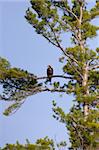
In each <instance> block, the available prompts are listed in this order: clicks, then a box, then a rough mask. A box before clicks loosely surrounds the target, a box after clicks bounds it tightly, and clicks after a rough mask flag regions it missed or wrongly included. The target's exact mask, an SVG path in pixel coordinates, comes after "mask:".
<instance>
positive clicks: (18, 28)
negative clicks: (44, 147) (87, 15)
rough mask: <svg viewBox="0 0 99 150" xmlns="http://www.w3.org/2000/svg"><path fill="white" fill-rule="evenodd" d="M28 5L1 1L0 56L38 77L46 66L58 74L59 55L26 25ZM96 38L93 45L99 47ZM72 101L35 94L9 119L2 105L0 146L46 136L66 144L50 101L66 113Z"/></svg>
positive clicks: (54, 95) (62, 128) (44, 72)
mask: <svg viewBox="0 0 99 150" xmlns="http://www.w3.org/2000/svg"><path fill="white" fill-rule="evenodd" d="M93 3H94V2H91V3H90V6H91V5H92V4H93ZM29 6H30V4H29V2H28V1H23V0H13V2H12V0H8V1H7V0H4V1H3V0H0V33H1V34H0V56H1V57H4V58H6V59H8V60H9V61H10V62H11V65H12V67H14V66H15V67H18V68H23V69H24V70H28V71H29V72H31V73H34V74H35V75H38V76H44V75H46V68H47V66H48V64H51V65H52V66H53V68H54V73H55V74H61V73H62V71H61V68H62V65H61V64H60V63H59V62H58V58H59V57H60V56H61V54H62V53H61V52H60V51H59V50H58V49H56V48H55V47H53V46H51V44H49V43H48V41H46V40H45V39H44V38H43V37H41V36H40V35H37V34H36V33H35V32H34V29H33V28H32V27H31V26H30V25H29V24H28V23H27V22H26V20H25V18H24V15H25V11H26V9H27V8H28V7H29ZM98 38H99V37H98ZM98 38H97V39H96V40H95V41H94V44H93V45H97V46H99V43H98V42H97V41H99V40H98ZM68 39H69V37H67V38H66V46H69V45H70V43H69V41H68ZM67 41H68V42H67ZM93 45H91V47H93ZM72 99H73V98H72V97H71V96H68V95H64V96H63V97H60V95H59V94H56V93H53V94H50V93H41V94H37V95H34V96H31V97H29V98H27V100H26V102H25V103H24V105H23V106H22V107H21V109H20V110H18V112H16V113H15V114H14V115H12V116H9V117H5V116H3V115H2V112H3V111H4V108H5V107H6V106H7V105H5V103H4V102H1V105H0V120H1V121H0V146H4V144H5V143H15V142H16V141H17V140H19V142H20V143H25V139H26V138H28V139H29V140H30V142H35V141H36V139H38V138H42V137H45V136H49V137H50V138H53V139H56V141H59V140H63V139H66V141H67V142H68V138H67V137H68V135H67V134H66V129H65V127H64V125H63V124H61V123H58V122H57V121H56V120H55V119H53V117H52V114H53V113H52V100H56V101H57V103H58V105H59V106H61V107H63V109H64V110H65V112H68V111H69V108H70V107H71V106H72Z"/></svg>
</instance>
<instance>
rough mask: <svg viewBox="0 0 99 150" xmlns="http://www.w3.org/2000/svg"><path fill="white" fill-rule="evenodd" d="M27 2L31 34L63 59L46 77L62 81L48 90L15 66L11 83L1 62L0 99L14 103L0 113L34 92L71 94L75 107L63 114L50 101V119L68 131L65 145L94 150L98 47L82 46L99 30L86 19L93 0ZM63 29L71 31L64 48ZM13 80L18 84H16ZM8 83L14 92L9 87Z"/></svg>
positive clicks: (98, 137) (98, 8)
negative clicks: (57, 72) (0, 92)
mask: <svg viewBox="0 0 99 150" xmlns="http://www.w3.org/2000/svg"><path fill="white" fill-rule="evenodd" d="M30 3H31V8H28V9H27V11H26V15H25V18H26V20H27V21H28V23H29V24H31V26H32V27H33V28H34V29H35V32H36V33H37V34H40V35H42V36H43V37H44V38H45V39H46V40H48V41H49V43H51V44H52V45H53V46H55V47H57V48H58V49H59V50H60V51H61V52H62V53H63V56H62V58H60V62H62V63H63V72H64V75H54V76H52V78H56V77H59V78H64V79H66V82H64V84H63V85H61V84H60V82H54V83H53V84H52V88H49V87H47V85H45V86H44V84H43V85H42V83H41V82H39V81H40V79H46V78H47V77H40V78H38V77H37V76H34V75H32V76H30V75H31V74H30V73H27V72H25V71H22V70H20V69H19V70H18V72H19V74H20V78H18V81H17V75H16V69H13V68H11V67H10V68H5V67H6V66H4V67H3V68H4V69H6V70H8V71H7V73H6V75H5V76H4V78H2V77H1V76H0V78H1V83H2V84H3V87H4V89H5V94H6V95H7V94H8V95H10V96H9V97H7V98H5V95H4V96H2V99H3V100H10V99H11V100H15V106H14V107H13V106H10V107H9V108H8V109H7V110H6V111H5V114H6V115H8V114H10V113H11V112H12V111H13V109H14V110H16V108H18V107H17V106H19V107H20V104H22V103H23V99H24V98H26V97H27V96H29V95H33V94H36V93H38V92H42V91H49V92H64V93H67V94H73V95H74V98H75V105H74V106H73V107H72V108H71V110H70V112H69V114H65V113H64V111H63V110H62V108H60V107H58V106H57V104H56V103H55V102H53V112H54V115H53V117H54V118H56V119H57V120H59V121H60V122H62V123H64V124H66V127H67V129H68V131H69V135H70V142H71V147H70V149H73V150H78V149H81V150H96V149H97V147H98V146H99V111H98V109H99V94H98V88H99V63H98V59H99V56H98V53H99V48H98V47H97V48H96V49H93V50H92V49H91V48H90V47H89V46H88V40H89V39H92V38H95V37H96V36H97V31H98V29H99V27H98V26H96V25H94V24H92V20H94V19H95V18H96V17H97V16H98V15H99V1H96V4H95V6H94V7H93V8H91V9H88V8H87V3H86V0H72V2H71V4H70V3H69V2H68V1H67V0H64V1H62V0H59V1H57V0H31V1H30ZM65 33H68V34H69V33H70V34H71V42H72V44H71V47H64V45H63V43H62V41H63V39H62V34H65ZM64 38H65V36H64ZM66 42H67V41H66ZM9 71H10V73H9ZM11 71H12V72H11ZM4 72H6V71H4ZM12 74H13V75H12ZM14 74H15V75H14ZM8 75H9V78H10V79H9V78H8ZM29 77H30V78H29ZM28 78H29V79H30V80H28ZM20 79H21V80H23V79H24V81H23V82H22V81H20ZM67 79H68V80H67ZM31 80H32V82H33V84H32V82H31ZM25 81H26V82H25ZM17 82H18V85H20V87H17V86H16V83H17ZM27 82H28V84H27ZM19 83H20V84H19ZM45 84H46V83H45ZM10 86H11V88H12V89H14V91H11V88H9V87H10ZM17 89H18V93H17V91H16V90H17ZM9 92H10V94H9ZM17 103H18V104H19V105H17Z"/></svg>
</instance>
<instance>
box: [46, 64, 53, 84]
mask: <svg viewBox="0 0 99 150" xmlns="http://www.w3.org/2000/svg"><path fill="white" fill-rule="evenodd" d="M52 76H53V68H52V67H51V66H50V65H48V68H47V77H48V80H47V81H49V82H51V79H52Z"/></svg>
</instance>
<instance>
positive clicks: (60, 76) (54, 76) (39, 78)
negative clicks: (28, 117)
mask: <svg viewBox="0 0 99 150" xmlns="http://www.w3.org/2000/svg"><path fill="white" fill-rule="evenodd" d="M47 78H48V77H46V76H44V77H38V78H36V79H37V80H41V79H47ZM52 78H64V79H73V77H66V76H64V75H53V76H52Z"/></svg>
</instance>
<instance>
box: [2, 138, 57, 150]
mask: <svg viewBox="0 0 99 150" xmlns="http://www.w3.org/2000/svg"><path fill="white" fill-rule="evenodd" d="M26 142H27V143H26V144H25V145H22V144H20V143H19V142H16V144H6V146H5V147H4V148H2V149H1V150H27V149H28V150H54V143H53V140H51V139H49V138H48V137H45V138H42V139H38V140H37V141H36V143H35V144H31V143H30V142H29V141H28V140H26Z"/></svg>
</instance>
